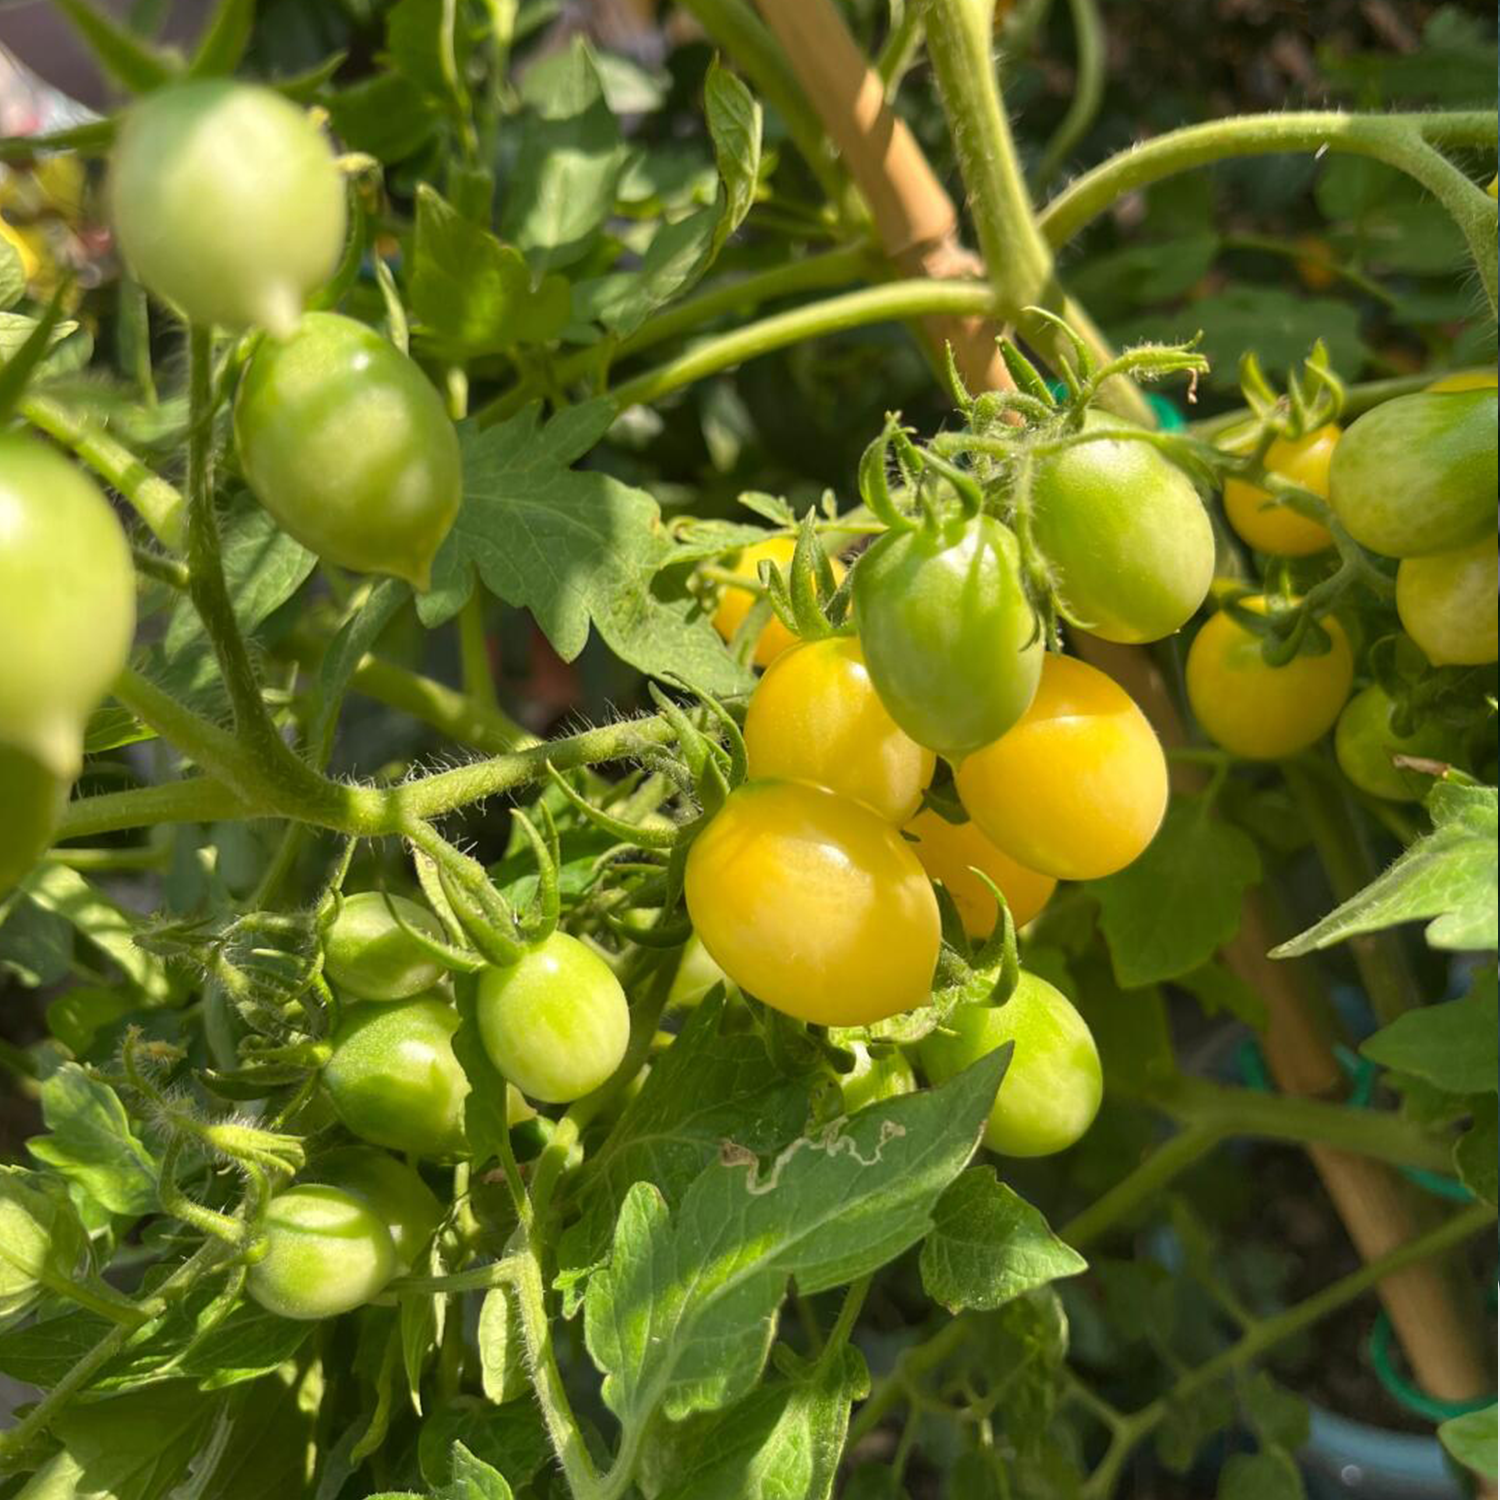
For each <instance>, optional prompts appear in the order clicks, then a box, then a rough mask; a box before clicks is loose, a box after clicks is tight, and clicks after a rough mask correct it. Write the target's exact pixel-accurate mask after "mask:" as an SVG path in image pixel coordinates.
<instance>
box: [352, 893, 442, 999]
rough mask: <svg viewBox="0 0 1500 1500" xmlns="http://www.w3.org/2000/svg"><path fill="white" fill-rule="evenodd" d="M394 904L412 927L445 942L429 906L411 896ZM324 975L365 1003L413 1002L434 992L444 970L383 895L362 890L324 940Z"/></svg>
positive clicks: (395, 900) (354, 897)
mask: <svg viewBox="0 0 1500 1500" xmlns="http://www.w3.org/2000/svg"><path fill="white" fill-rule="evenodd" d="M390 904H391V906H394V907H395V908H396V910H397V911H398V912H399V913H400V914H401V920H402V921H403V922H405V923H406V925H407V926H408V927H411V928H414V929H415V930H416V931H418V932H423V933H426V934H427V936H428V937H431V938H435V939H436V940H437V941H439V942H443V941H445V934H444V932H443V929H442V927H441V926H440V925H439V923H438V920H437V918H436V917H434V916H433V915H432V913H431V912H430V911H428V910H427V908H426V907H425V906H418V905H417V903H416V902H415V901H408V900H407V899H406V897H405V896H392V897H391V898H390ZM323 972H324V973H325V974H326V975H327V976H328V978H329V979H331V980H332V981H333V983H334V984H336V985H337V986H338V987H339V989H340V990H342V991H344V992H345V993H347V994H349V995H352V996H354V997H355V998H357V999H360V1000H408V999H410V998H411V997H412V996H413V995H417V994H420V993H421V992H422V991H423V990H430V989H431V988H432V987H433V985H435V984H436V983H437V982H438V981H439V980H440V979H441V978H442V977H443V966H442V965H441V964H440V963H438V961H437V960H436V959H434V958H432V957H430V956H429V955H428V954H427V953H426V952H425V951H424V950H423V949H422V948H421V947H420V946H419V945H418V944H417V943H415V942H413V941H412V939H411V937H410V936H408V934H407V933H406V932H404V931H403V930H402V929H401V927H400V926H399V925H398V924H397V922H396V919H395V918H394V917H393V916H392V915H391V913H390V909H389V908H388V907H387V905H386V897H385V896H384V895H383V894H382V893H381V892H379V891H360V892H359V893H358V894H357V895H353V896H350V897H348V898H347V899H346V900H345V901H344V904H343V905H342V906H341V907H340V908H339V914H338V916H336V917H335V918H334V919H333V925H332V926H331V927H330V928H329V929H328V932H327V934H326V935H325V936H324V938H323Z"/></svg>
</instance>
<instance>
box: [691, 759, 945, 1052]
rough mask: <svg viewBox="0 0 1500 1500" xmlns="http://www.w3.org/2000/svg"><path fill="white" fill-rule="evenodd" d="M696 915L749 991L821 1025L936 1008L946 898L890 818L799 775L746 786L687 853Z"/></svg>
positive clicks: (713, 952)
mask: <svg viewBox="0 0 1500 1500" xmlns="http://www.w3.org/2000/svg"><path fill="white" fill-rule="evenodd" d="M686 895H687V907H688V914H689V915H690V916H691V917H692V919H693V926H694V927H695V928H696V929H697V931H698V936H699V937H700V938H702V940H703V946H704V947H705V948H707V949H708V952H709V954H710V956H711V957H712V958H713V960H714V962H715V963H717V964H718V965H719V967H720V968H721V969H723V971H724V972H725V973H726V974H727V975H728V976H729V977H730V978H731V979H732V980H734V982H735V983H736V984H737V985H739V986H740V988H741V989H743V990H746V991H747V992H748V993H749V994H751V995H753V996H755V998H756V999H758V1000H762V1001H764V1002H765V1003H766V1004H767V1005H769V1006H772V1007H773V1008H774V1009H776V1010H779V1011H784V1012H785V1013H786V1014H787V1015H789V1016H796V1017H798V1018H799V1019H801V1020H804V1021H811V1022H814V1023H815V1024H817V1025H819V1026H866V1025H869V1024H871V1023H872V1022H875V1021H880V1020H884V1019H885V1017H886V1016H893V1015H895V1014H896V1013H897V1012H898V1011H903V1010H910V1009H912V1008H913V1007H914V1006H918V1005H922V1004H924V1003H925V1002H926V1000H927V998H928V996H929V995H930V994H931V991H932V973H933V969H934V967H935V966H936V964H937V957H938V947H939V943H940V939H941V924H940V922H939V919H938V907H937V899H936V898H935V897H934V896H933V894H932V887H931V885H929V884H928V881H927V876H926V874H925V873H924V872H923V870H922V866H921V865H920V864H919V863H918V862H917V857H916V855H915V854H913V853H912V852H911V850H910V848H908V847H907V845H906V843H905V841H904V840H903V839H902V837H901V834H900V833H899V831H898V830H897V829H895V828H893V827H892V826H891V824H889V823H887V822H886V821H885V819H884V818H882V817H880V816H878V815H877V814H875V813H873V812H871V811H870V810H869V809H868V808H866V807H861V806H860V804H859V803H857V802H852V801H850V800H849V798H847V797H840V796H838V795H837V794H835V793H833V792H829V791H825V790H824V789H823V788H822V787H815V786H809V785H808V784H806V783H805V782H797V781H747V782H746V783H745V784H744V785H743V786H740V787H738V788H737V789H736V790H735V791H734V792H733V793H731V794H730V797H729V799H728V801H727V802H725V804H724V806H723V807H722V808H721V809H720V810H719V812H718V814H717V815H716V816H715V817H714V819H713V821H712V822H710V823H709V825H708V827H707V828H705V829H704V830H703V832H702V833H701V834H699V835H698V837H697V838H696V839H695V840H694V841H693V846H692V849H691V850H690V851H689V852H688V860H687V874H686Z"/></svg>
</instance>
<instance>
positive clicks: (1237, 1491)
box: [1218, 1448, 1307, 1500]
mask: <svg viewBox="0 0 1500 1500" xmlns="http://www.w3.org/2000/svg"><path fill="white" fill-rule="evenodd" d="M1306 1493H1307V1492H1306V1490H1304V1489H1303V1487H1302V1476H1301V1474H1300V1473H1299V1472H1298V1470H1297V1465H1296V1464H1295V1463H1294V1462H1293V1460H1292V1457H1291V1455H1290V1454H1289V1453H1286V1452H1284V1451H1283V1450H1282V1449H1279V1448H1267V1449H1265V1450H1264V1451H1263V1452H1260V1453H1234V1454H1231V1455H1230V1457H1229V1459H1228V1461H1227V1462H1226V1463H1225V1465H1224V1468H1223V1471H1222V1472H1221V1473H1220V1475H1219V1490H1218V1500H1303V1496H1304V1495H1305V1494H1306Z"/></svg>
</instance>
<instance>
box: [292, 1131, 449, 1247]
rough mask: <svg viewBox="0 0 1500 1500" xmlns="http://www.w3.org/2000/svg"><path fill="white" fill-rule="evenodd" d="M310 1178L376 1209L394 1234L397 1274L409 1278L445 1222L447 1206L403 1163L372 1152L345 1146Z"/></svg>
mask: <svg viewBox="0 0 1500 1500" xmlns="http://www.w3.org/2000/svg"><path fill="white" fill-rule="evenodd" d="M308 1177H309V1178H310V1179H311V1180H312V1181H314V1182H321V1183H325V1184H326V1185H327V1186H329V1187H335V1188H339V1189H341V1190H342V1191H344V1192H346V1193H348V1194H350V1195H351V1196H352V1197H355V1198H358V1199H360V1200H361V1201H362V1202H364V1203H366V1204H368V1205H369V1207H370V1208H372V1209H374V1211H375V1213H376V1215H377V1216H378V1217H379V1218H380V1220H381V1221H382V1222H383V1223H384V1224H385V1227H386V1229H387V1230H389V1232H390V1236H391V1244H392V1245H393V1246H394V1247H395V1251H396V1269H397V1271H398V1272H399V1273H400V1274H402V1275H405V1273H406V1272H408V1271H410V1270H411V1268H412V1267H413V1266H414V1265H415V1264H416V1263H417V1257H418V1256H419V1255H420V1254H421V1253H422V1251H423V1250H425V1249H426V1248H427V1245H428V1242H429V1241H430V1240H431V1239H432V1236H433V1234H434V1233H435V1232H436V1230H437V1227H438V1225H439V1224H441V1223H442V1221H443V1206H442V1204H441V1203H439V1202H438V1200H437V1195H436V1194H435V1193H434V1192H433V1191H432V1189H431V1188H430V1187H428V1186H427V1184H426V1183H425V1182H423V1181H422V1179H421V1177H420V1176H419V1175H418V1173H417V1172H416V1171H415V1170H414V1169H413V1168H411V1167H409V1166H407V1164H406V1163H405V1162H404V1161H399V1160H397V1158H396V1157H394V1156H389V1155H387V1154H386V1153H385V1152H384V1151H377V1150H375V1149H374V1147H372V1146H341V1147H340V1148H339V1149H338V1150H336V1151H330V1152H328V1153H327V1154H326V1155H324V1156H320V1157H319V1158H318V1160H317V1161H316V1162H315V1163H314V1164H313V1167H312V1169H311V1170H310V1171H309V1173H308Z"/></svg>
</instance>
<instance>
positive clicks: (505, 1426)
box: [417, 1396, 552, 1490]
mask: <svg viewBox="0 0 1500 1500" xmlns="http://www.w3.org/2000/svg"><path fill="white" fill-rule="evenodd" d="M455 1447H460V1448H463V1449H466V1450H467V1451H468V1452H469V1453H470V1454H471V1455H472V1456H473V1457H475V1458H478V1459H479V1460H481V1461H482V1462H483V1463H485V1464H488V1465H489V1467H490V1468H492V1469H494V1470H495V1471H496V1472H497V1473H499V1474H503V1475H504V1476H505V1478H506V1480H507V1481H508V1482H509V1483H510V1484H512V1485H514V1486H515V1487H516V1488H517V1489H519V1488H521V1487H522V1486H524V1485H526V1484H527V1483H529V1482H530V1480H531V1478H532V1476H533V1475H535V1474H537V1473H538V1472H540V1470H541V1468H542V1466H543V1465H544V1464H546V1463H547V1462H548V1461H549V1460H550V1459H551V1458H552V1448H551V1445H550V1444H549V1443H548V1441H547V1431H546V1428H544V1427H543V1426H542V1418H541V1414H540V1413H539V1412H538V1411H537V1409H536V1406H535V1404H534V1403H533V1402H530V1401H511V1402H508V1403H507V1404H506V1405H505V1406H491V1405H490V1403H489V1402H488V1401H481V1400H480V1399H479V1398H478V1397H477V1396H455V1397H454V1398H453V1399H452V1400H451V1401H446V1402H444V1403H443V1404H442V1405H441V1406H439V1407H437V1408H436V1409H435V1410H434V1411H433V1413H432V1414H431V1415H430V1416H429V1417H428V1418H427V1420H426V1421H425V1422H423V1423H422V1432H421V1435H420V1437H419V1438H418V1439H417V1462H418V1464H419V1465H420V1467H421V1470H422V1478H423V1479H424V1480H425V1481H426V1482H427V1483H428V1484H429V1485H431V1486H432V1487H433V1488H434V1489H435V1490H441V1489H442V1488H443V1487H444V1486H445V1485H449V1484H451V1483H452V1482H453V1476H454V1449H455Z"/></svg>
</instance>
